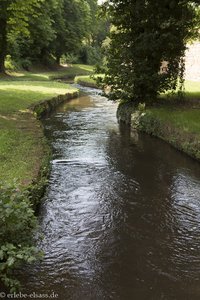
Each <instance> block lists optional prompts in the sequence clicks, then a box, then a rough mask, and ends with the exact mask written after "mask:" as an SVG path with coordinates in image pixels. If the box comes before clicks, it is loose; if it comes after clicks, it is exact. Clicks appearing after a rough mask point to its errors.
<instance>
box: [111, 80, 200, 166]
mask: <svg viewBox="0 0 200 300" xmlns="http://www.w3.org/2000/svg"><path fill="white" fill-rule="evenodd" d="M117 115H118V120H119V121H122V122H126V123H129V124H131V126H132V128H134V129H137V130H139V131H142V132H145V133H148V134H150V135H153V136H155V137H158V138H160V139H162V140H164V141H166V142H168V143H169V144H171V145H172V146H174V147H175V148H177V149H178V150H180V151H182V152H184V153H186V154H188V155H189V156H191V157H193V158H195V159H197V160H199V161H200V118H199V116H200V82H191V81H187V82H186V95H185V98H184V99H182V100H178V99H177V97H176V96H173V97H170V96H162V97H161V98H160V99H159V100H158V101H157V103H156V104H154V105H153V106H147V107H146V108H145V107H144V106H143V105H139V107H135V106H133V105H132V104H130V103H122V104H120V105H119V108H118V112H117Z"/></svg>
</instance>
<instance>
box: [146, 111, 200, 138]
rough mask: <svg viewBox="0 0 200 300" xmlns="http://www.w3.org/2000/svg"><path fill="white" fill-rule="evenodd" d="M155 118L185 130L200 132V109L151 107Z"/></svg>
mask: <svg viewBox="0 0 200 300" xmlns="http://www.w3.org/2000/svg"><path fill="white" fill-rule="evenodd" d="M148 111H149V112H150V113H151V115H153V117H154V118H156V119H159V120H161V121H164V122H167V123H170V124H172V125H173V126H175V127H177V128H181V129H182V130H183V131H184V132H188V133H192V134H193V133H194V134H200V109H192V108H190V109H180V108H177V109H175V108H169V107H161V108H151V109H148Z"/></svg>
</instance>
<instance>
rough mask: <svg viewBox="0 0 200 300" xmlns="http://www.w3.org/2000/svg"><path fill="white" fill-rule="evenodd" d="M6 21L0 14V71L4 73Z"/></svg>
mask: <svg viewBox="0 0 200 300" xmlns="http://www.w3.org/2000/svg"><path fill="white" fill-rule="evenodd" d="M6 30H7V22H6V19H4V18H1V16H0V73H5V59H6V54H7V32H6Z"/></svg>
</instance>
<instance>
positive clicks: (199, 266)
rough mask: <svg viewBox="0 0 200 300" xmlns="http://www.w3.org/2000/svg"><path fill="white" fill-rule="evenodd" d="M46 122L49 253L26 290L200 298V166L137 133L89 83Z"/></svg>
mask: <svg viewBox="0 0 200 300" xmlns="http://www.w3.org/2000/svg"><path fill="white" fill-rule="evenodd" d="M88 91H89V93H90V96H83V97H81V98H79V99H76V100H73V101H71V102H70V103H68V104H66V105H64V106H63V107H62V108H60V110H59V111H58V112H57V113H56V114H55V115H54V116H53V117H51V118H49V119H47V120H46V121H45V127H46V133H47V136H48V138H49V139H50V141H51V144H52V147H53V161H52V172H51V177H50V185H49V188H48V191H47V194H46V196H45V198H44V201H43V204H42V207H41V211H40V224H41V231H42V234H43V235H44V239H43V240H42V241H41V242H38V243H39V246H40V247H41V249H43V251H44V253H45V257H44V260H43V261H42V262H41V263H38V264H36V265H35V266H33V267H31V268H27V269H26V270H25V271H24V272H25V273H24V275H23V276H22V277H24V278H26V279H24V280H23V281H24V291H25V292H26V293H30V292H33V291H34V292H36V293H40V294H41V293H51V292H55V293H57V294H58V295H59V297H58V298H57V299H59V300H68V299H72V300H79V299H80V300H104V299H105V300H109V299H114V300H132V299H135V300H143V299H148V300H160V299H167V300H172V299H178V300H179V299H180V300H183V299H200V165H199V163H197V162H195V161H193V160H192V159H190V158H188V157H187V156H185V155H183V154H181V153H180V152H178V151H176V150H174V149H173V148H171V147H170V146H169V145H167V144H166V143H164V142H161V141H159V140H157V139H154V138H151V137H149V136H147V135H139V136H137V134H135V133H134V132H130V130H129V129H128V128H127V127H119V125H118V124H117V121H116V117H115V115H116V104H113V103H111V102H108V101H107V100H106V99H105V98H103V97H101V96H100V95H98V94H97V91H96V90H88Z"/></svg>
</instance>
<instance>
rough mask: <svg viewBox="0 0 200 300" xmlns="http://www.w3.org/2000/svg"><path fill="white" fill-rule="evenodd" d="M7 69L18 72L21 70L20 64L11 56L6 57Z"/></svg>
mask: <svg viewBox="0 0 200 300" xmlns="http://www.w3.org/2000/svg"><path fill="white" fill-rule="evenodd" d="M5 68H6V70H9V71H17V70H19V66H18V64H17V63H16V62H15V61H14V60H13V59H12V57H11V56H10V55H7V56H6V61H5Z"/></svg>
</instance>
